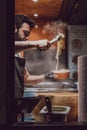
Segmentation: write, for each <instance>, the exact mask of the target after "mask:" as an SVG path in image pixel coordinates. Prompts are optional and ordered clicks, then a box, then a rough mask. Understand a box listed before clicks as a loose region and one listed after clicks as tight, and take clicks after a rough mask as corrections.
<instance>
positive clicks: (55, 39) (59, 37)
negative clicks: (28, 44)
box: [49, 33, 65, 44]
mask: <svg viewBox="0 0 87 130" xmlns="http://www.w3.org/2000/svg"><path fill="white" fill-rule="evenodd" d="M64 37H65V36H64V34H63V33H59V34H58V35H57V36H56V37H55V38H53V39H52V40H50V41H49V43H50V44H54V43H55V42H57V41H59V40H60V39H63V38H64Z"/></svg>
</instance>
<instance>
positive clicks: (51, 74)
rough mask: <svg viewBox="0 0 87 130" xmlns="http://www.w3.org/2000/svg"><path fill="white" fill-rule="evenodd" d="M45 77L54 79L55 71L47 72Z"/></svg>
mask: <svg viewBox="0 0 87 130" xmlns="http://www.w3.org/2000/svg"><path fill="white" fill-rule="evenodd" d="M45 79H47V80H54V73H53V72H48V73H46V74H45Z"/></svg>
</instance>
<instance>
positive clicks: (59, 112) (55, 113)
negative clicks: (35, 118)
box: [39, 106, 70, 123]
mask: <svg viewBox="0 0 87 130" xmlns="http://www.w3.org/2000/svg"><path fill="white" fill-rule="evenodd" d="M69 112H70V107H69V106H52V112H51V113H48V111H47V107H46V106H45V107H43V108H42V109H41V111H40V112H39V113H40V115H41V116H42V121H43V122H48V123H49V122H67V115H68V114H69Z"/></svg>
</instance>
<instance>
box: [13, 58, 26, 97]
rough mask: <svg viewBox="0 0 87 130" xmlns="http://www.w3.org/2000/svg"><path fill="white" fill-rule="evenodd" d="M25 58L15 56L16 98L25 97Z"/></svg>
mask: <svg viewBox="0 0 87 130" xmlns="http://www.w3.org/2000/svg"><path fill="white" fill-rule="evenodd" d="M24 67H25V59H22V58H19V57H15V98H21V97H23V92H24Z"/></svg>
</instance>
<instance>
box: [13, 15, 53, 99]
mask: <svg viewBox="0 0 87 130" xmlns="http://www.w3.org/2000/svg"><path fill="white" fill-rule="evenodd" d="M34 26H35V23H34V21H33V20H31V19H30V18H28V17H27V16H26V15H22V14H17V15H15V97H16V98H20V97H22V96H23V92H24V85H26V84H30V82H41V81H43V80H45V79H47V78H49V77H50V75H49V74H42V75H38V76H34V75H33V76H32V75H30V74H29V72H28V70H27V68H25V59H23V58H22V57H21V56H20V52H21V51H24V50H26V49H31V48H32V49H35V48H36V49H40V50H47V49H49V47H50V46H51V45H50V44H49V41H48V40H46V39H45V40H38V41H28V37H29V35H30V33H31V30H32V29H33V28H34ZM25 41H26V42H25ZM51 77H53V74H52V75H51Z"/></svg>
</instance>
